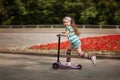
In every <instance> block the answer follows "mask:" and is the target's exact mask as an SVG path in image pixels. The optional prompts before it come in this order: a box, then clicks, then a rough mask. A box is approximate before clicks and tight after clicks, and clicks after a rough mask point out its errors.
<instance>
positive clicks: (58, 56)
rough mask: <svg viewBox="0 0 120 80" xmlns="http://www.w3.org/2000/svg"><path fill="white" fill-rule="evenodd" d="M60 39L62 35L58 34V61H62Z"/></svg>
mask: <svg viewBox="0 0 120 80" xmlns="http://www.w3.org/2000/svg"><path fill="white" fill-rule="evenodd" d="M60 39H61V36H58V55H57V62H60V60H59V58H60Z"/></svg>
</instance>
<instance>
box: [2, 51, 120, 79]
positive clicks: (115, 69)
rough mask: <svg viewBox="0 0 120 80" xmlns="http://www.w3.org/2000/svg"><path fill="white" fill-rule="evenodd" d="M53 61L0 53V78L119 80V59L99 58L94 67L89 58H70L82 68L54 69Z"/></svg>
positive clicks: (53, 59)
mask: <svg viewBox="0 0 120 80" xmlns="http://www.w3.org/2000/svg"><path fill="white" fill-rule="evenodd" d="M55 61H56V57H45V56H30V55H15V54H3V53H0V80H42V79H43V80H120V61H119V60H109V59H103V60H101V59H100V60H97V66H96V67H94V66H93V65H92V63H91V62H90V61H89V60H86V59H77V58H72V64H74V65H76V64H79V63H81V64H82V65H83V69H82V70H71V69H66V70H65V69H58V70H54V69H52V68H51V65H52V63H54V62H55ZM64 61H65V58H61V62H62V63H64Z"/></svg>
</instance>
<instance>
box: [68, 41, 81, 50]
mask: <svg viewBox="0 0 120 80" xmlns="http://www.w3.org/2000/svg"><path fill="white" fill-rule="evenodd" d="M70 46H71V47H72V48H75V49H77V48H80V47H81V42H78V43H76V44H72V43H71V44H70Z"/></svg>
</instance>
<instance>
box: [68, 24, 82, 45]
mask: <svg viewBox="0 0 120 80" xmlns="http://www.w3.org/2000/svg"><path fill="white" fill-rule="evenodd" d="M66 30H68V31H69V33H68V40H69V41H70V43H71V44H72V45H76V44H78V43H79V42H80V40H79V37H78V36H77V35H76V34H75V33H74V30H73V28H72V27H71V26H67V28H66Z"/></svg>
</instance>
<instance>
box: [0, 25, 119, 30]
mask: <svg viewBox="0 0 120 80" xmlns="http://www.w3.org/2000/svg"><path fill="white" fill-rule="evenodd" d="M77 26H78V28H83V29H85V28H87V29H89V28H90V29H91V28H93V29H96V28H97V29H120V25H77ZM0 28H64V26H63V25H0Z"/></svg>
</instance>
